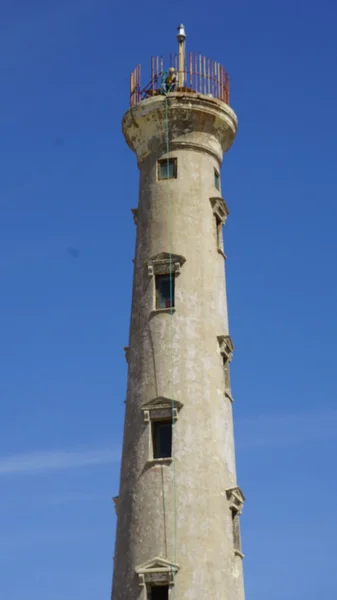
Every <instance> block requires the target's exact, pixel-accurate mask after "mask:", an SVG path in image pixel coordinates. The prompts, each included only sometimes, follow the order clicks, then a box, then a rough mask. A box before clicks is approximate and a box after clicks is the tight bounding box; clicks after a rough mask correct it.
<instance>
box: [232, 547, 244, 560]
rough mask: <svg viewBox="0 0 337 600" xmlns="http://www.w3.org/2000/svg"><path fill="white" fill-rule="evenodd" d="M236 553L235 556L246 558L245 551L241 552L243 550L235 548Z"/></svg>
mask: <svg viewBox="0 0 337 600" xmlns="http://www.w3.org/2000/svg"><path fill="white" fill-rule="evenodd" d="M234 554H235V556H240V558H244V557H245V555H244V554H243V552H241V550H238V549H237V548H234Z"/></svg>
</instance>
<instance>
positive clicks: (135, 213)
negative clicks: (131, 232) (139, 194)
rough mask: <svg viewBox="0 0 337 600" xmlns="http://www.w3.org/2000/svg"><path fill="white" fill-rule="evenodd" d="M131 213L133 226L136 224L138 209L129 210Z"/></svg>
mask: <svg viewBox="0 0 337 600" xmlns="http://www.w3.org/2000/svg"><path fill="white" fill-rule="evenodd" d="M131 212H132V214H133V222H134V224H135V225H137V223H138V208H131Z"/></svg>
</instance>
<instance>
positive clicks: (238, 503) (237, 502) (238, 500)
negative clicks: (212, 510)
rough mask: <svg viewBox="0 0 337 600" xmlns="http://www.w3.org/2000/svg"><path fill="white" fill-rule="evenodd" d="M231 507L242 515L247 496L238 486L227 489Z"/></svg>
mask: <svg viewBox="0 0 337 600" xmlns="http://www.w3.org/2000/svg"><path fill="white" fill-rule="evenodd" d="M226 495H227V499H228V501H229V508H230V509H231V510H232V511H234V512H235V513H237V514H239V515H241V513H242V509H243V504H244V501H245V497H244V495H243V492H242V490H241V489H240V488H239V487H238V486H237V487H233V488H228V489H227V490H226Z"/></svg>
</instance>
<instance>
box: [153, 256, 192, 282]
mask: <svg viewBox="0 0 337 600" xmlns="http://www.w3.org/2000/svg"><path fill="white" fill-rule="evenodd" d="M184 262H186V258H184V256H180V255H179V254H170V253H169V252H161V253H160V254H156V256H153V257H152V258H150V259H149V260H148V261H146V266H147V270H148V274H149V276H150V277H152V275H169V274H170V273H174V274H175V275H178V274H179V273H180V268H181V267H182V266H183V264H184Z"/></svg>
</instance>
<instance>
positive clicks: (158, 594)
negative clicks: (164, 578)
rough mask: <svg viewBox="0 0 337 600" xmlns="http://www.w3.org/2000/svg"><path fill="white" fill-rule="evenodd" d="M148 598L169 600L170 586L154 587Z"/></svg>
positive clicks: (151, 599)
mask: <svg viewBox="0 0 337 600" xmlns="http://www.w3.org/2000/svg"><path fill="white" fill-rule="evenodd" d="M148 596H149V600H169V586H168V585H152V586H151V588H150V593H149V594H148Z"/></svg>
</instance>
